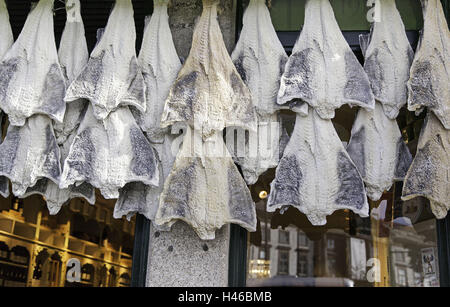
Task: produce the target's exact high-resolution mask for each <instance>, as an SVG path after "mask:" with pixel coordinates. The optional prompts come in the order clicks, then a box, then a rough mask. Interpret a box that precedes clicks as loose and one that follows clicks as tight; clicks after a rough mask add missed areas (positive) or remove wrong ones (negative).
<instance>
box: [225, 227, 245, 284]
mask: <svg viewBox="0 0 450 307" xmlns="http://www.w3.org/2000/svg"><path fill="white" fill-rule="evenodd" d="M247 236H248V231H247V230H246V229H244V228H242V227H241V226H239V225H235V224H231V225H230V250H229V255H228V286H229V287H245V285H246V282H247Z"/></svg>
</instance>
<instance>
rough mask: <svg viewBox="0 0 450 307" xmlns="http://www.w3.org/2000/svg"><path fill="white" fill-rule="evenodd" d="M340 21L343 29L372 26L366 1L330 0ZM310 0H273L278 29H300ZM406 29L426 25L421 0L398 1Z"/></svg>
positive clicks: (274, 16) (359, 28) (273, 14)
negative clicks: (307, 2)
mask: <svg viewBox="0 0 450 307" xmlns="http://www.w3.org/2000/svg"><path fill="white" fill-rule="evenodd" d="M330 2H331V5H332V6H333V10H334V14H335V16H336V20H337V22H338V23H339V27H340V28H341V30H342V31H364V30H369V29H370V23H369V22H368V21H367V18H366V16H367V12H368V11H369V7H367V6H366V1H365V0H330ZM444 2H447V4H448V0H444ZM305 3H306V0H275V1H272V6H271V8H270V14H271V16H272V22H273V24H274V26H275V29H276V30H277V31H298V30H300V29H301V27H302V25H303V23H304V17H305ZM396 4H397V8H398V10H399V11H400V15H401V16H402V19H403V23H404V24H405V28H406V30H419V29H421V28H422V26H423V18H422V7H421V5H420V1H419V0H396Z"/></svg>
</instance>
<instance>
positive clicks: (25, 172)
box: [0, 114, 61, 197]
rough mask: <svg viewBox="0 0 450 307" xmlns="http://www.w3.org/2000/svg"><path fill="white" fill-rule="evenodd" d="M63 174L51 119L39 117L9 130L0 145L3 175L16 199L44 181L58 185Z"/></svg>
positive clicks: (1, 174) (43, 116)
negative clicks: (6, 178) (7, 179)
mask: <svg viewBox="0 0 450 307" xmlns="http://www.w3.org/2000/svg"><path fill="white" fill-rule="evenodd" d="M60 175H61V165H60V150H59V147H58V144H57V143H56V138H55V134H54V132H53V125H52V121H51V119H49V118H48V117H47V116H45V115H39V114H38V115H33V116H32V117H30V118H29V119H27V121H26V122H25V125H23V126H22V127H17V126H12V125H10V126H9V127H8V131H7V134H6V138H5V140H4V141H3V143H2V144H1V145H0V176H5V177H8V178H9V179H10V180H11V183H12V191H13V194H14V195H15V196H17V197H21V196H23V195H24V194H25V192H26V191H27V189H28V188H29V187H33V186H34V185H35V184H36V183H37V182H38V180H39V179H41V178H47V179H49V180H51V181H53V182H54V183H55V184H58V183H59V179H60Z"/></svg>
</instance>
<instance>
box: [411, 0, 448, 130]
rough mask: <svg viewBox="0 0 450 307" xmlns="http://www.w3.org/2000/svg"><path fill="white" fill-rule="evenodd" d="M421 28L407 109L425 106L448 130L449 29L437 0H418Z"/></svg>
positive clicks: (420, 109) (439, 2) (415, 109)
mask: <svg viewBox="0 0 450 307" xmlns="http://www.w3.org/2000/svg"><path fill="white" fill-rule="evenodd" d="M422 6H423V18H424V28H423V33H422V36H421V39H420V42H419V46H418V48H417V51H416V55H415V57H414V62H413V64H412V67H411V77H410V79H409V81H408V89H409V98H408V110H410V111H416V112H421V111H422V110H423V108H424V107H427V108H429V109H430V110H431V111H433V112H434V114H435V115H436V116H437V118H439V120H440V121H441V122H442V124H443V125H444V127H445V129H450V87H449V84H450V31H449V29H448V25H447V21H446V19H445V15H444V11H443V9H442V4H441V1H439V0H422Z"/></svg>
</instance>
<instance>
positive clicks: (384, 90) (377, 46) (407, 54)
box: [364, 0, 414, 119]
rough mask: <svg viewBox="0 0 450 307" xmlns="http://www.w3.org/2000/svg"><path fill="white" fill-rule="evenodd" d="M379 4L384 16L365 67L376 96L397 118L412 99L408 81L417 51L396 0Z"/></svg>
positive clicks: (374, 27) (375, 29)
mask: <svg viewBox="0 0 450 307" xmlns="http://www.w3.org/2000/svg"><path fill="white" fill-rule="evenodd" d="M378 5H379V8H378V9H379V12H380V15H379V18H380V20H379V21H376V22H374V23H373V25H372V31H371V36H370V42H369V45H368V46H367V50H366V52H365V59H366V60H365V63H364V70H365V71H366V73H367V75H368V77H369V81H370V84H371V87H372V91H373V93H374V95H375V99H376V100H377V101H379V102H381V103H382V105H383V109H384V113H385V114H386V116H387V117H389V118H390V119H395V118H397V116H398V113H399V111H400V109H401V108H402V107H403V106H404V105H405V104H406V102H407V100H408V88H407V86H406V83H407V81H408V80H409V70H410V67H411V64H412V61H413V58H414V52H413V50H412V48H411V45H410V44H409V41H408V37H407V36H406V31H405V26H404V25H403V22H402V18H401V16H400V13H399V12H398V10H397V7H396V5H395V0H380V1H379V4H378Z"/></svg>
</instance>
